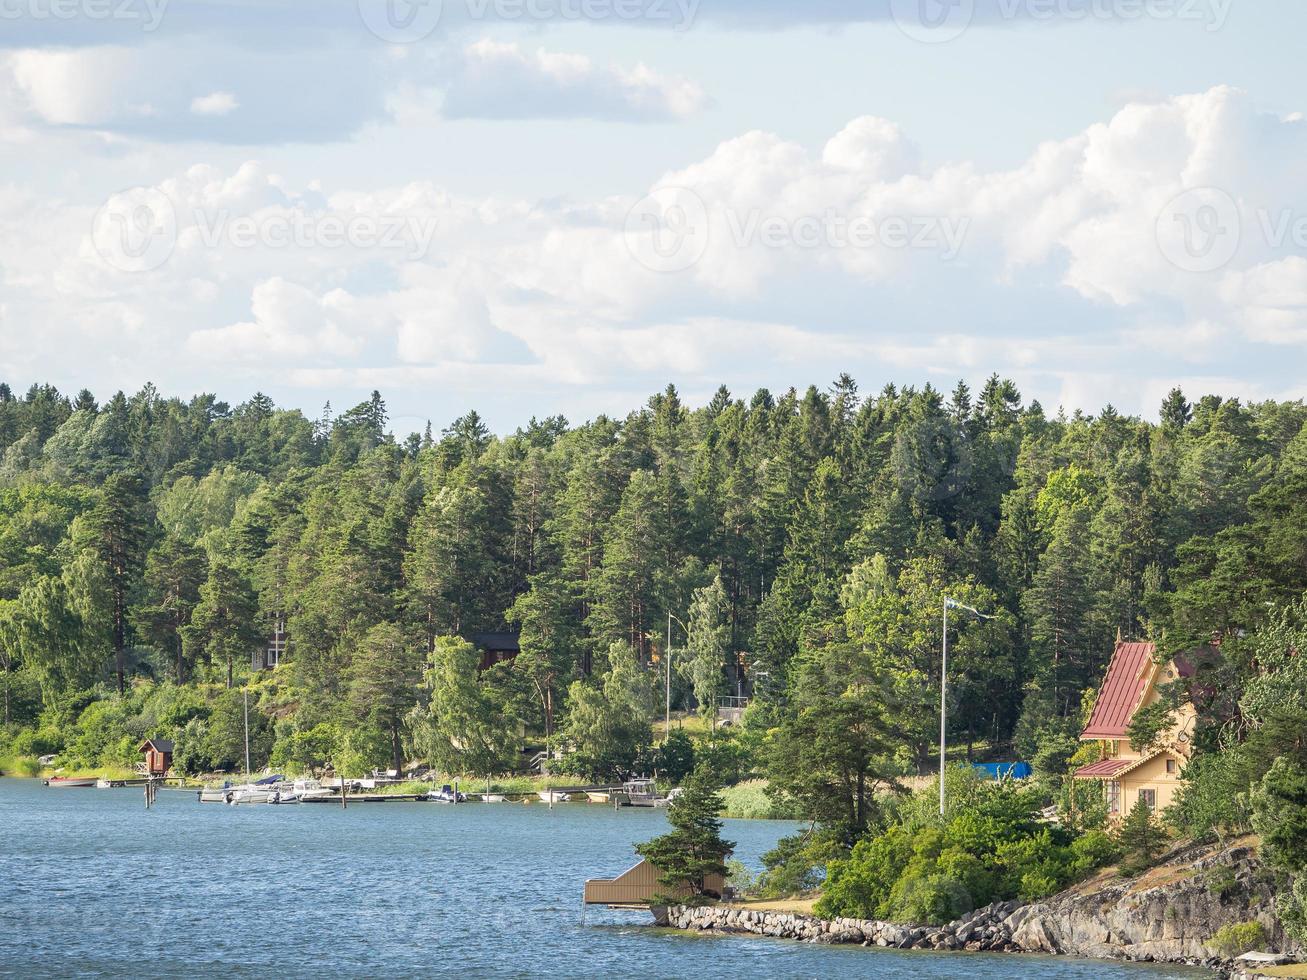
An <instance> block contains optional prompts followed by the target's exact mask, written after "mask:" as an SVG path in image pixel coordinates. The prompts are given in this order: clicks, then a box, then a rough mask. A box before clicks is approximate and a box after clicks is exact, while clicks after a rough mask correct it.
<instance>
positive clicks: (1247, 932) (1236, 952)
mask: <svg viewBox="0 0 1307 980" xmlns="http://www.w3.org/2000/svg"><path fill="white" fill-rule="evenodd" d="M1265 943H1266V930H1265V929H1263V928H1262V924H1261V923H1260V922H1256V921H1253V922H1234V923H1231V924H1230V925H1228V926H1221V928H1220V929H1218V930H1216V935H1214V936H1213V937H1212V938H1211V939H1209V940H1208V941H1207V945H1208V946H1209V947H1210V948H1211V949H1214V950H1216V951H1217V952H1218V953H1220V954H1221V955H1222V956H1225V957H1227V958H1229V959H1234V958H1235V957H1236V956H1241V955H1243V954H1244V953H1246V952H1248V951H1249V950H1253V949H1256V948H1257V947H1258V946H1262V945H1265Z"/></svg>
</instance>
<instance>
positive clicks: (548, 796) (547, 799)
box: [536, 789, 571, 803]
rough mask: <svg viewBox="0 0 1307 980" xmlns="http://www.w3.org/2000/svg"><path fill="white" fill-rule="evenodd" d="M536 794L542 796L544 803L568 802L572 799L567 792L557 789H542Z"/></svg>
mask: <svg viewBox="0 0 1307 980" xmlns="http://www.w3.org/2000/svg"><path fill="white" fill-rule="evenodd" d="M536 796H538V797H540V800H541V802H542V803H566V802H567V801H568V800H570V799H571V797H570V796H568V795H567V794H566V793H560V792H559V791H558V790H556V789H542V790H540V791H539V792H538V793H536Z"/></svg>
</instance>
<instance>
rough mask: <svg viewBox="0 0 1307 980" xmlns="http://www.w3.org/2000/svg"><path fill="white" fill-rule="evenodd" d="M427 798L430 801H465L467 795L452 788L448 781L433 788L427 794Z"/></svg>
mask: <svg viewBox="0 0 1307 980" xmlns="http://www.w3.org/2000/svg"><path fill="white" fill-rule="evenodd" d="M427 799H428V800H430V801H431V802H432V803H466V802H467V796H466V795H464V794H463V793H460V792H459V791H458V790H456V789H454V787H453V786H450V785H449V784H448V783H446V784H445V785H444V786H442V787H440V789H433V790H432V791H431V792H430V793H428V794H427Z"/></svg>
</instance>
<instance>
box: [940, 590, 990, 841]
mask: <svg viewBox="0 0 1307 980" xmlns="http://www.w3.org/2000/svg"><path fill="white" fill-rule="evenodd" d="M950 609H964V610H966V611H967V612H969V613H971V615H973V616H975V617H976V618H977V619H993V618H994V617H993V616H986V615H985V614H984V613H982V612H979V611H978V610H975V609H972V608H971V607H970V606H964V605H963V604H962V603H960V602H958V601H957V600H955V599H950V598H948V597H947V596H945V597H944V642H943V650H942V652H943V656H942V658H941V660H940V666H939V815H940V816H941V817H942V816H944V766H945V751H946V747H947V745H946V743H947V740H948V611H949V610H950Z"/></svg>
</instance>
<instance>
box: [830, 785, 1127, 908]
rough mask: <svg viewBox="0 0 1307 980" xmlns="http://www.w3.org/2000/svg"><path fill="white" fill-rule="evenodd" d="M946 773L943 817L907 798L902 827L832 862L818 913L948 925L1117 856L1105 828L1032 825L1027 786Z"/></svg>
mask: <svg viewBox="0 0 1307 980" xmlns="http://www.w3.org/2000/svg"><path fill="white" fill-rule="evenodd" d="M949 777H950V789H953V788H954V787H956V788H957V789H959V791H960V792H959V793H958V794H957V795H956V796H954V797H953V802H951V803H950V806H949V815H948V818H947V820H946V821H944V822H941V821H940V819H939V816H938V814H937V813H932V812H931V810H930V808H929V807H928V806H927V804H928V803H930V804H934V802H935V798H933V797H932V799H931V800H925V799H923V797H924V796H925V795H926V794H918V796H917V797H914V798H912V799H910V800H908V801H905V803H904V804H903V805H902V806H901V807H899V808H898V811H899V820H898V822H896V823H893V824H891V825H890V826H889V827H887V828H886V829H885V830H883V831H881V832H880V833H879V834H876V835H874V836H872V837H868V838H864V839H863V840H861V841H859V842H858V843H857V844H856V845H855V846H854V848H853V850H852V852H851V853H849V855H848V856H847V857H843V858H840V859H838V860H835V861H832V862H830V864H829V865H828V867H827V875H826V884H825V886H824V888H823V894H822V898H821V900H820V901H819V902H818V903H817V912H818V914H820V915H825V916H837V915H844V916H850V917H855V918H871V919H891V918H893V919H905V920H910V921H914V922H922V923H938V922H943V921H948V919H951V918H956V917H957V915H960V914H962V913H964V912H967V911H969V910H970V909H971V908H974V907H976V906H980V905H987V904H989V903H990V902H993V901H1001V900H1005V899H1010V898H1021V899H1023V900H1026V901H1031V900H1034V899H1038V898H1043V897H1045V896H1047V895H1050V894H1052V893H1053V892H1056V891H1058V890H1059V889H1061V888H1064V887H1066V886H1067V885H1069V884H1070V883H1071V882H1073V881H1075V880H1076V879H1077V878H1079V877H1082V876H1083V875H1084V874H1086V873H1087V872H1088V871H1090V870H1092V869H1093V868H1095V867H1098V866H1099V865H1100V864H1102V863H1104V862H1105V861H1107V860H1110V859H1111V858H1112V857H1113V856H1114V855H1115V854H1116V846H1115V844H1114V843H1113V842H1112V840H1111V839H1110V838H1109V837H1108V836H1107V835H1106V834H1104V833H1102V832H1101V831H1095V832H1091V833H1088V834H1085V835H1084V836H1083V837H1080V838H1076V837H1075V836H1074V834H1073V833H1072V832H1071V831H1068V830H1066V829H1064V828H1061V827H1049V826H1046V825H1044V824H1041V823H1038V822H1036V821H1035V820H1034V819H1033V817H1032V813H1033V811H1034V809H1035V806H1036V805H1037V803H1038V799H1037V798H1036V797H1035V796H1033V795H1032V794H1031V793H1030V791H1029V790H1028V789H1026V788H1024V787H1019V786H1012V785H1004V784H997V783H979V782H976V781H973V780H969V779H967V778H966V777H959V778H956V779H955V778H954V774H953V773H952V772H950V773H949ZM960 904H965V905H966V906H967V907H966V908H961V909H959V905H960ZM941 916H943V917H944V918H940V917H941Z"/></svg>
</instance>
